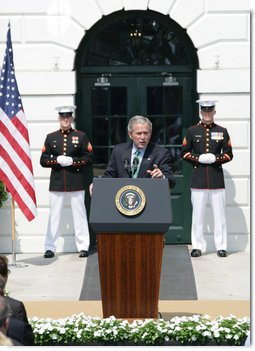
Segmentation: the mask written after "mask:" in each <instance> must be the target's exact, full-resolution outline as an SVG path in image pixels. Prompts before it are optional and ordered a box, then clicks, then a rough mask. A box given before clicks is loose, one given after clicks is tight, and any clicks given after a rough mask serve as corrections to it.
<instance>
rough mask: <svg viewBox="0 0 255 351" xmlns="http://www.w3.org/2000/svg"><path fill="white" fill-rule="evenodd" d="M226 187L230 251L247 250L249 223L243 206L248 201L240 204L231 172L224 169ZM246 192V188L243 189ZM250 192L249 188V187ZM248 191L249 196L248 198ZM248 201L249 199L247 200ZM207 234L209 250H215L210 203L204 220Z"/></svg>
mask: <svg viewBox="0 0 255 351" xmlns="http://www.w3.org/2000/svg"><path fill="white" fill-rule="evenodd" d="M224 177H225V187H226V219H227V232H228V251H245V250H247V245H248V242H249V240H248V235H249V230H248V225H247V221H248V220H249V219H246V217H245V214H244V210H243V208H242V207H244V206H247V203H241V204H238V203H237V202H236V201H235V198H236V185H235V182H234V181H233V179H232V178H231V175H230V173H229V172H227V171H226V170H224ZM242 190H243V192H244V193H245V190H246V189H242ZM247 192H249V189H247ZM248 195H249V194H248V193H247V198H248ZM247 201H248V200H247ZM204 228H205V236H206V242H207V247H208V251H211V250H215V245H214V239H213V213H212V208H211V206H210V205H208V208H207V209H206V214H205V221H204Z"/></svg>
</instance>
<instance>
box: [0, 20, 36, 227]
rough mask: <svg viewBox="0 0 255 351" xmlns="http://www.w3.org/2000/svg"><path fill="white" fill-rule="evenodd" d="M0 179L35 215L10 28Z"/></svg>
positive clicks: (0, 108) (1, 83)
mask: <svg viewBox="0 0 255 351" xmlns="http://www.w3.org/2000/svg"><path fill="white" fill-rule="evenodd" d="M0 180H2V182H3V183H4V184H5V186H6V188H7V190H8V191H9V192H10V194H11V195H12V199H13V200H14V201H15V202H16V203H17V205H18V206H19V208H20V209H21V211H22V212H23V214H24V215H25V216H26V218H27V219H28V220H29V221H31V220H32V219H34V218H35V216H36V197H35V188H34V176H33V167H32V161H31V153H30V145H29V136H28V130H27V122H26V118H25V114H24V110H23V106H22V101H21V97H20V94H19V90H18V85H17V81H16V78H15V71H14V64H13V51H12V42H11V29H10V24H9V25H8V31H7V42H6V50H5V56H4V61H3V65H2V68H1V74H0Z"/></svg>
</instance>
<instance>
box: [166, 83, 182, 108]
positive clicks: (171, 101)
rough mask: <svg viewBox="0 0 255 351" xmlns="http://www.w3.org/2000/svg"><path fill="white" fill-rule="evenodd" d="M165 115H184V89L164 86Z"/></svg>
mask: <svg viewBox="0 0 255 351" xmlns="http://www.w3.org/2000/svg"><path fill="white" fill-rule="evenodd" d="M164 113H166V114H177V113H178V114H181V113H182V87H181V86H164Z"/></svg>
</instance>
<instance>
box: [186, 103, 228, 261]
mask: <svg viewBox="0 0 255 351" xmlns="http://www.w3.org/2000/svg"><path fill="white" fill-rule="evenodd" d="M197 102H198V103H199V105H200V109H201V116H202V118H201V121H200V122H199V123H198V124H197V125H195V126H193V127H190V128H189V129H188V133H187V135H186V136H185V137H184V139H183V145H182V152H181V156H182V158H183V159H184V160H185V161H187V162H189V163H191V164H192V166H193V170H192V176H191V186H190V187H191V202H192V207H193V211H192V228H191V242H192V247H193V250H192V251H191V256H192V257H199V256H201V254H202V250H203V249H204V248H205V246H206V243H205V240H204V233H203V220H204V214H205V208H206V204H207V201H208V198H209V200H210V202H211V205H212V209H213V216H214V242H215V246H216V250H217V254H218V256H219V257H226V256H227V251H226V250H227V227H226V216H225V184H224V175H223V169H222V165H223V164H224V163H226V162H229V161H231V160H232V158H233V154H232V146H231V141H230V137H229V134H228V131H227V129H226V128H223V127H221V126H219V125H217V124H215V123H214V115H215V113H216V111H215V103H216V101H208V100H197Z"/></svg>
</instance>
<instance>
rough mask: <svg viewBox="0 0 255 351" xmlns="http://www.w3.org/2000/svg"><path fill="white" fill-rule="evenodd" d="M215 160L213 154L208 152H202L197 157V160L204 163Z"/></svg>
mask: <svg viewBox="0 0 255 351" xmlns="http://www.w3.org/2000/svg"><path fill="white" fill-rule="evenodd" d="M215 161H216V157H215V155H214V154H211V153H208V154H202V155H200V156H199V158H198V162H200V163H205V164H211V163H214V162H215Z"/></svg>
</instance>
